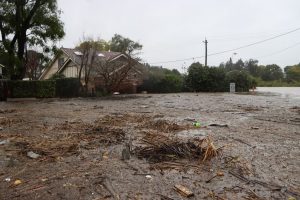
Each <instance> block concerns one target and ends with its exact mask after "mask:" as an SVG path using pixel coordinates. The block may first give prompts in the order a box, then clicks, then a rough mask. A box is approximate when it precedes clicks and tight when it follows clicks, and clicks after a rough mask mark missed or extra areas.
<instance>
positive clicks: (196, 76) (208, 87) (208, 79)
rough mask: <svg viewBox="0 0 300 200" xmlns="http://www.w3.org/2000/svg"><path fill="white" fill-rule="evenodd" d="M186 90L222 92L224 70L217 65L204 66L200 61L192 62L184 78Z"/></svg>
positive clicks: (223, 89)
mask: <svg viewBox="0 0 300 200" xmlns="http://www.w3.org/2000/svg"><path fill="white" fill-rule="evenodd" d="M185 86H186V88H188V91H195V92H224V91H227V88H226V84H225V70H224V69H223V68H219V67H205V66H203V65H202V64H200V63H193V64H192V65H191V66H190V67H189V69H188V74H187V76H186V78H185Z"/></svg>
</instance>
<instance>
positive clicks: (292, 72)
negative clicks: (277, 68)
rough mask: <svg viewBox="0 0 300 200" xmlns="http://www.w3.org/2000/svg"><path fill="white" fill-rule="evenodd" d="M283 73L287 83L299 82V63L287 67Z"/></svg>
mask: <svg viewBox="0 0 300 200" xmlns="http://www.w3.org/2000/svg"><path fill="white" fill-rule="evenodd" d="M284 71H285V73H286V79H287V81H288V82H291V81H300V63H299V64H298V65H294V66H287V67H285V68H284Z"/></svg>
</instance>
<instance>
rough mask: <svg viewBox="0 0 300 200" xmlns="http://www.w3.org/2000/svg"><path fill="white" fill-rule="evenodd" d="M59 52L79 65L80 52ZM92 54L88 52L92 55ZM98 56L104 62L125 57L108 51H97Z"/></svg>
mask: <svg viewBox="0 0 300 200" xmlns="http://www.w3.org/2000/svg"><path fill="white" fill-rule="evenodd" d="M61 50H62V51H63V52H64V53H65V54H67V55H68V57H69V58H70V59H71V60H72V61H73V62H74V63H75V64H78V65H80V64H81V57H82V56H81V55H80V54H81V52H80V50H76V49H71V48H61ZM92 53H94V52H90V54H92ZM96 53H97V54H98V55H101V57H99V58H104V59H105V60H106V61H108V60H114V59H117V58H118V57H120V56H125V55H124V54H122V53H120V52H110V51H97V52H96Z"/></svg>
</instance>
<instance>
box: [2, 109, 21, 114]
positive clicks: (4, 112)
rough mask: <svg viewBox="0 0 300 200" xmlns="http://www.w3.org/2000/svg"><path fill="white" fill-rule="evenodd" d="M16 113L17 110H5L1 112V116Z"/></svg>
mask: <svg viewBox="0 0 300 200" xmlns="http://www.w3.org/2000/svg"><path fill="white" fill-rule="evenodd" d="M14 112H17V110H16V109H3V110H0V113H1V114H6V113H14Z"/></svg>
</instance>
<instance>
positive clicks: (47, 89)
mask: <svg viewBox="0 0 300 200" xmlns="http://www.w3.org/2000/svg"><path fill="white" fill-rule="evenodd" d="M35 83H36V94H35V97H37V98H53V97H55V81H36V82H35Z"/></svg>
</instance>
